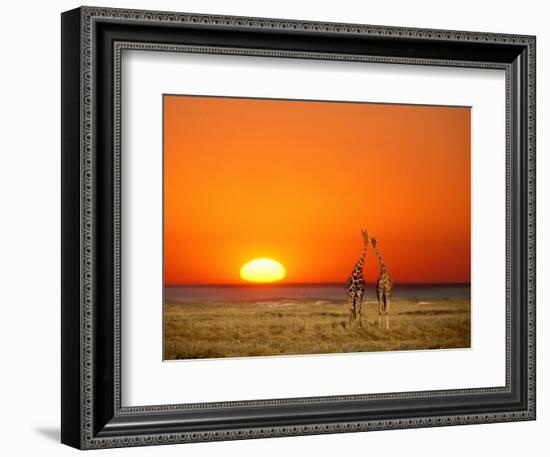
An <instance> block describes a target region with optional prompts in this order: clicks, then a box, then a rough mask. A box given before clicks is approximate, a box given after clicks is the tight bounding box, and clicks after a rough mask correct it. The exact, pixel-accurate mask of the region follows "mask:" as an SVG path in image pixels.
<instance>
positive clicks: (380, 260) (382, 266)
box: [374, 247, 386, 270]
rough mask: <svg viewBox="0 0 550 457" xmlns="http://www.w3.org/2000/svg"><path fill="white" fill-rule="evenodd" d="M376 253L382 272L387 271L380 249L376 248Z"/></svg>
mask: <svg viewBox="0 0 550 457" xmlns="http://www.w3.org/2000/svg"><path fill="white" fill-rule="evenodd" d="M374 250H375V251H376V257H378V263H379V264H380V268H381V269H382V270H385V269H386V264H385V263H384V259H382V254H380V251H379V250H378V247H376V248H374Z"/></svg>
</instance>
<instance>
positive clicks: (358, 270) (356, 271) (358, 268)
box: [353, 246, 367, 275]
mask: <svg viewBox="0 0 550 457" xmlns="http://www.w3.org/2000/svg"><path fill="white" fill-rule="evenodd" d="M366 255H367V246H365V247H363V252H362V253H361V257H360V258H359V261H358V262H357V264H356V265H355V268H354V270H353V274H354V275H359V274H361V275H362V274H363V265H364V264H365V256H366Z"/></svg>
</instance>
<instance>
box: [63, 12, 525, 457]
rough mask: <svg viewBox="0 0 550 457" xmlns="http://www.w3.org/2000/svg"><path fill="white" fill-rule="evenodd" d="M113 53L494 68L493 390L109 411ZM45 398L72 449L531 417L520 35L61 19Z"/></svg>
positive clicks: (243, 21) (175, 17)
mask: <svg viewBox="0 0 550 457" xmlns="http://www.w3.org/2000/svg"><path fill="white" fill-rule="evenodd" d="M124 49H151V50H159V51H162V50H174V51H180V52H209V53H216V54H235V55H243V54H244V55H262V56H271V57H274V58H277V57H295V58H308V59H322V60H325V59H328V60H334V59H336V60H359V61H361V60H365V61H379V62H387V63H390V64H391V63H410V64H422V65H446V66H462V67H478V68H479V67H481V68H498V69H503V70H505V71H506V81H507V177H506V182H507V189H506V191H507V227H506V231H507V247H506V249H507V252H506V257H507V265H506V270H507V286H506V287H507V291H506V292H507V293H506V295H507V348H508V351H507V380H508V382H507V385H506V387H502V388H500V387H499V388H493V387H488V388H483V389H468V390H466V389H464V390H455V391H423V392H406V393H398V394H388V395H356V396H338V397H317V398H294V399H286V400H257V401H256V400H255V401H249V402H232V403H217V404H216V403H204V404H195V405H170V406H154V405H148V406H143V407H132V408H126V407H122V406H121V404H120V371H119V370H120V259H119V256H120V245H119V240H120V233H119V229H120V188H119V185H120V182H119V180H120V166H121V164H120V161H119V152H120V143H119V142H120V138H119V127H120V126H119V122H120V112H119V109H118V106H119V100H120V66H119V64H120V55H121V52H122V51H123V50H124ZM61 397H62V401H61V408H62V428H61V441H62V442H63V443H65V444H68V445H70V446H74V447H77V448H80V449H90V448H106V447H118V446H134V445H150V444H165V443H179V442H196V441H212V440H228V439H242V438H254V437H272V436H288V435H305V434H319V433H337V432H351V431H365V430H382V429H395V428H412V427H427V426H440V425H455V424H470V423H482V422H500V421H513V420H533V419H535V37H532V36H520V35H502V34H489V33H477V32H456V31H443V30H425V29H410V28H397V27H379V26H367V25H355V24H335V23H317V22H302V21H291V20H276V19H261V18H243V17H227V16H206V15H196V14H182V13H166V12H149V11H133V10H121V9H109V8H94V7H82V8H78V9H75V10H72V11H68V12H65V13H63V14H62V396H61Z"/></svg>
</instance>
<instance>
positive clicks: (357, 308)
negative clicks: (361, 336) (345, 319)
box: [355, 295, 363, 328]
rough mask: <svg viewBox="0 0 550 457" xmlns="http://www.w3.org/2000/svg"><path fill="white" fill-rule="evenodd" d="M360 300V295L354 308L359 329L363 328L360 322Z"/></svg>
mask: <svg viewBox="0 0 550 457" xmlns="http://www.w3.org/2000/svg"><path fill="white" fill-rule="evenodd" d="M362 299H363V297H362V296H361V295H359V296H358V297H357V300H356V308H355V311H356V315H357V321H358V324H359V327H361V328H363V322H362V321H361V301H362Z"/></svg>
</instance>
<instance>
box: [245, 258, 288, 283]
mask: <svg viewBox="0 0 550 457" xmlns="http://www.w3.org/2000/svg"><path fill="white" fill-rule="evenodd" d="M285 275H286V271H285V267H283V266H282V265H281V264H280V263H279V262H277V261H276V260H273V259H267V258H262V259H253V260H250V261H249V262H247V263H245V264H244V265H243V266H242V267H241V278H242V279H244V280H245V281H251V282H275V281H280V280H281V279H283V278H284V277H285Z"/></svg>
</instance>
